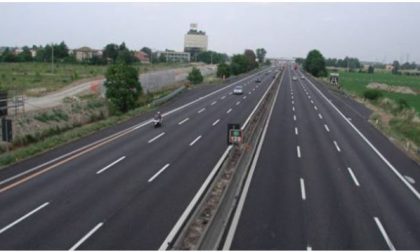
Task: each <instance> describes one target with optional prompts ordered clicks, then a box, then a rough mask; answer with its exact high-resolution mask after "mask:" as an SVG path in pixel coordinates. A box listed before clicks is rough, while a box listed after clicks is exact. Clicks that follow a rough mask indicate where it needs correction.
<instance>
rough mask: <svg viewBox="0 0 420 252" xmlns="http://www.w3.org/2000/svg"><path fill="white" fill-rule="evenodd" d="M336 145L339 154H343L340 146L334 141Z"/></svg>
mask: <svg viewBox="0 0 420 252" xmlns="http://www.w3.org/2000/svg"><path fill="white" fill-rule="evenodd" d="M334 145H335V148H336V149H337V151H338V152H341V149H340V147H339V146H338V144H337V142H336V141H334Z"/></svg>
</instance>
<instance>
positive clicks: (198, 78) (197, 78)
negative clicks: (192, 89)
mask: <svg viewBox="0 0 420 252" xmlns="http://www.w3.org/2000/svg"><path fill="white" fill-rule="evenodd" d="M203 79H204V78H203V75H201V71H200V69H197V68H195V67H193V69H192V70H191V72H190V73H189V74H188V80H189V81H191V83H192V84H199V83H201V82H203Z"/></svg>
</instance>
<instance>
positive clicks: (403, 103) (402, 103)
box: [397, 98, 410, 110]
mask: <svg viewBox="0 0 420 252" xmlns="http://www.w3.org/2000/svg"><path fill="white" fill-rule="evenodd" d="M397 103H398V109H399V110H403V109H408V108H409V107H410V106H409V105H408V102H407V101H406V100H405V99H403V98H400V99H398V101H397Z"/></svg>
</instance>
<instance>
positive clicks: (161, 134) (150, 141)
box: [148, 132, 165, 143]
mask: <svg viewBox="0 0 420 252" xmlns="http://www.w3.org/2000/svg"><path fill="white" fill-rule="evenodd" d="M163 135H165V132H162V133H160V134H159V135H157V136H155V137H154V138H152V139H150V140H149V141H148V143H152V142H154V141H155V140H156V139H158V138H159V137H161V136H163Z"/></svg>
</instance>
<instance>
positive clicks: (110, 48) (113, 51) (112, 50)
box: [102, 44, 119, 62]
mask: <svg viewBox="0 0 420 252" xmlns="http://www.w3.org/2000/svg"><path fill="white" fill-rule="evenodd" d="M118 51H119V47H118V45H117V44H108V45H106V46H105V48H104V51H103V53H102V57H104V58H105V59H107V60H111V62H115V61H116V60H117V57H118Z"/></svg>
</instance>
